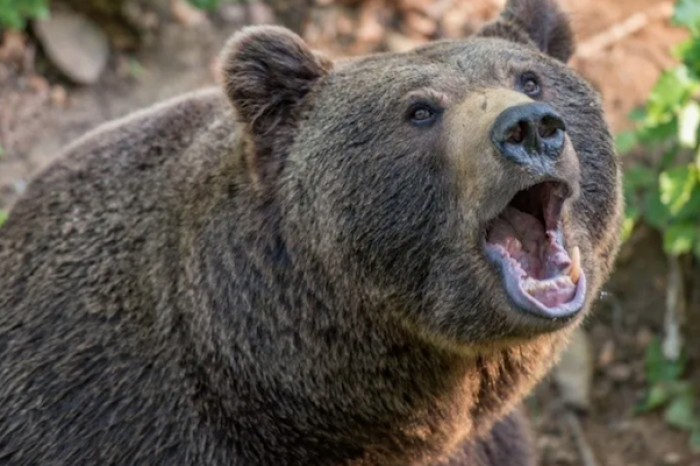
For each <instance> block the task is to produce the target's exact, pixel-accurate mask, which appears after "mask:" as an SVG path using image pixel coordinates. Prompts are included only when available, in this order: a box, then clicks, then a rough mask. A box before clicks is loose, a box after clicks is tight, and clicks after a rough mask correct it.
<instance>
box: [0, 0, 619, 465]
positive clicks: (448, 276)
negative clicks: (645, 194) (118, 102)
mask: <svg viewBox="0 0 700 466" xmlns="http://www.w3.org/2000/svg"><path fill="white" fill-rule="evenodd" d="M572 50H573V39H572V34H571V30H570V27H569V25H568V23H567V19H566V17H565V16H564V15H563V14H562V13H561V11H560V10H559V9H558V8H557V6H556V5H555V4H554V3H553V2H552V1H551V0H510V1H509V2H508V3H507V5H506V8H505V10H504V12H503V14H502V15H501V16H500V18H498V19H497V20H496V21H495V22H493V23H491V24H489V25H487V26H485V27H484V29H483V30H482V31H481V32H480V33H478V34H476V35H475V36H474V37H471V38H468V39H465V40H454V41H440V42H436V43H432V44H430V45H426V46H423V47H421V48H418V49H416V50H413V51H411V52H407V53H386V54H377V55H373V56H365V57H360V58H353V59H347V60H344V61H342V62H339V63H336V64H334V63H332V62H330V61H329V60H326V59H324V58H323V57H321V56H319V55H318V54H316V53H314V52H312V51H311V50H310V49H309V48H308V46H307V45H305V43H304V42H303V41H302V40H301V39H300V38H299V37H297V36H296V35H294V34H293V33H291V32H289V31H287V30H285V29H282V28H280V27H274V26H266V27H254V28H249V29H245V30H244V31H242V32H239V33H237V34H236V35H235V36H234V37H233V38H232V39H231V41H230V43H229V44H227V46H226V47H225V50H224V51H223V55H222V59H223V72H224V79H225V85H224V86H223V90H219V89H213V90H203V91H201V92H197V93H194V94H190V95H187V96H184V97H182V98H179V99H176V100H173V101H169V102H166V103H163V104H160V105H157V106H155V107H153V108H150V109H146V110H143V111H140V112H138V113H136V114H133V115H131V116H129V117H127V118H125V119H123V120H120V121H116V122H113V123H110V124H107V125H105V126H102V127H101V128H99V129H97V130H95V131H93V132H91V133H90V134H88V135H86V136H84V137H83V138H81V139H80V140H79V141H77V142H75V143H73V144H72V145H71V146H70V147H68V148H67V149H66V151H65V153H64V154H63V155H62V156H61V157H60V158H59V159H58V160H57V161H56V162H55V163H53V164H52V165H51V166H50V167H48V168H47V169H45V170H44V171H43V172H41V173H40V174H39V175H38V176H36V178H35V179H34V180H33V182H32V183H31V184H30V186H29V188H28V189H27V191H26V193H25V194H24V195H23V197H22V198H21V199H20V200H19V201H18V202H17V203H16V205H15V206H14V207H13V209H12V211H11V212H10V214H9V218H8V220H7V222H6V224H5V225H3V226H2V227H1V228H0V381H1V382H0V420H1V421H0V463H2V464H4V465H13V466H14V465H65V466H67V465H70V466H77V465H139V466H140V465H168V466H172V465H193V466H194V465H197V466H202V465H241V466H243V465H245V466H249V465H279V466H284V465H328V466H331V465H334V466H335V465H355V466H359V465H363V466H372V465H373V466H378V465H382V466H392V465H397V466H399V465H401V466H406V465H411V466H428V465H430V466H436V465H453V466H457V465H461V466H466V465H490V466H496V465H498V466H506V465H507V466H523V465H530V464H532V452H531V450H530V447H529V443H528V434H527V429H526V426H525V425H524V423H523V418H522V417H521V416H520V415H519V414H518V411H517V406H518V404H519V401H520V400H521V399H522V397H523V396H524V395H525V394H526V393H527V392H528V390H530V389H531V388H532V387H533V385H534V384H535V383H536V382H537V381H538V380H539V379H540V378H541V377H542V376H543V374H545V372H546V371H547V370H548V368H549V367H550V366H551V364H552V363H553V362H554V361H555V359H556V355H557V353H558V351H559V350H560V349H561V348H562V346H563V344H564V343H565V341H566V336H567V334H568V332H569V331H570V329H571V328H572V327H573V326H575V325H576V324H578V323H579V322H580V321H581V320H582V317H583V316H584V315H585V314H586V311H587V310H588V309H589V308H590V306H591V303H592V302H593V301H594V300H595V298H596V295H597V293H598V291H599V289H600V287H601V284H602V283H603V282H604V280H605V279H606V278H607V276H608V274H609V273H610V269H611V266H612V263H613V260H614V257H615V254H616V251H617V243H618V230H619V226H620V211H621V209H620V204H621V199H620V179H619V167H618V161H617V160H616V156H615V153H614V148H613V142H612V138H611V135H610V132H609V129H608V127H607V125H606V122H605V120H604V115H603V110H602V108H601V104H600V101H599V97H598V96H597V94H596V93H595V92H594V91H593V90H592V89H591V87H590V86H589V85H588V84H586V82H585V81H584V80H583V79H582V78H580V77H579V76H577V75H576V74H575V73H574V72H573V71H572V70H571V69H569V68H568V67H567V65H566V62H567V59H568V58H569V57H570V55H571V53H572Z"/></svg>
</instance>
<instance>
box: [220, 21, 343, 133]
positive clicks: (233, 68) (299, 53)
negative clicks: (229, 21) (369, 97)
mask: <svg viewBox="0 0 700 466" xmlns="http://www.w3.org/2000/svg"><path fill="white" fill-rule="evenodd" d="M221 65H222V71H223V81H224V87H225V91H226V94H227V96H228V98H229V99H230V100H231V102H232V103H233V106H234V107H235V108H236V111H237V113H238V116H239V118H240V119H241V120H242V122H243V123H246V124H247V125H249V130H250V131H251V132H252V133H253V138H254V139H256V136H268V137H269V136H270V134H271V133H272V131H273V130H274V129H275V127H277V126H278V125H280V124H282V125H283V124H285V123H288V122H289V121H290V118H291V117H292V115H293V112H294V110H295V109H296V108H297V104H298V103H299V102H300V101H301V100H302V99H303V98H304V97H305V96H306V94H307V93H308V92H309V90H311V88H312V87H313V86H314V84H316V82H317V81H318V80H319V79H320V78H322V77H324V76H326V75H327V74H328V73H329V72H330V70H331V69H332V63H331V62H330V61H326V60H324V59H323V58H321V57H319V56H316V55H315V54H314V53H313V52H312V51H311V49H310V48H309V47H308V46H307V45H306V43H304V41H303V40H302V39H301V38H300V37H299V36H297V35H296V34H294V33H293V32H291V31H290V30H288V29H285V28H282V27H279V26H252V27H247V28H244V29H243V30H242V31H240V32H238V33H237V34H235V35H234V36H233V37H232V38H231V39H230V40H229V42H228V43H227V44H226V47H224V50H223V51H222V53H221Z"/></svg>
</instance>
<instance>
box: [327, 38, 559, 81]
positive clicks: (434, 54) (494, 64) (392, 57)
mask: <svg viewBox="0 0 700 466" xmlns="http://www.w3.org/2000/svg"><path fill="white" fill-rule="evenodd" d="M543 68H550V69H551V68H555V69H556V72H564V73H566V71H562V67H561V66H558V64H557V63H556V62H554V61H553V60H551V59H549V57H546V56H544V55H542V54H541V53H539V52H538V51H536V50H535V49H533V48H530V47H528V46H525V45H520V44H516V43H512V42H507V41H505V40H501V39H494V38H488V39H487V38H469V39H462V40H446V41H439V42H435V43H431V44H428V45H425V46H422V47H419V48H417V49H414V50H411V51H409V52H399V53H383V54H376V55H371V56H365V57H359V58H352V59H346V60H344V61H342V62H340V63H338V64H337V66H336V69H335V71H334V72H333V78H334V79H333V81H334V82H336V83H338V84H340V85H343V86H345V85H348V84H349V83H352V85H353V87H355V88H357V89H362V88H374V89H377V88H384V89H386V88H387V87H390V88H392V89H394V90H396V91H405V90H409V89H411V88H415V87H420V86H438V87H441V88H445V90H447V89H449V88H452V87H454V88H455V89H457V88H462V87H463V86H464V85H479V84H483V85H494V84H498V83H500V82H503V81H504V80H507V79H509V77H510V76H512V75H513V74H514V73H517V72H522V71H525V70H530V69H534V70H537V69H543Z"/></svg>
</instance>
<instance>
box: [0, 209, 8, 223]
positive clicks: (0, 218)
mask: <svg viewBox="0 0 700 466" xmlns="http://www.w3.org/2000/svg"><path fill="white" fill-rule="evenodd" d="M5 220H7V212H5V211H4V210H0V226H2V224H3V223H5Z"/></svg>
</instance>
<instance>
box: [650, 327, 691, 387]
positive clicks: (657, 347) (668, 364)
mask: <svg viewBox="0 0 700 466" xmlns="http://www.w3.org/2000/svg"><path fill="white" fill-rule="evenodd" d="M685 364H686V357H685V355H682V356H681V357H680V358H679V359H678V360H677V361H670V360H668V359H666V358H665V357H664V353H663V349H662V347H661V341H660V340H659V338H658V337H657V338H654V340H652V342H651V343H650V344H649V346H648V347H647V350H646V355H645V358H644V369H645V373H646V376H647V382H648V383H649V384H650V385H654V384H657V383H659V382H664V381H665V382H668V381H678V380H679V379H680V376H681V375H682V374H683V370H684V369H685Z"/></svg>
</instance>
